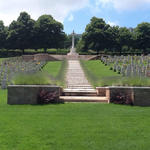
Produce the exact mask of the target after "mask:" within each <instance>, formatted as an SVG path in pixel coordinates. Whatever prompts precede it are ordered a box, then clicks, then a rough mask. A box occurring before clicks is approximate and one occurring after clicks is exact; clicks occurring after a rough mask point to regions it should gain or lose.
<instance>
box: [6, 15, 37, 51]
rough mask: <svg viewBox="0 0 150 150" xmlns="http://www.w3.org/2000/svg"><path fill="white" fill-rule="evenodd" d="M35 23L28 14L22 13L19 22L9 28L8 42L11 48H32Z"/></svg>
mask: <svg viewBox="0 0 150 150" xmlns="http://www.w3.org/2000/svg"><path fill="white" fill-rule="evenodd" d="M34 23H35V21H34V20H32V19H31V18H30V15H29V14H28V13H26V12H21V13H20V16H19V17H18V19H17V21H13V22H12V23H11V24H10V26H9V34H8V37H7V40H8V41H9V47H11V48H18V49H21V50H22V51H23V53H24V49H26V48H31V47H32V39H33V32H34Z"/></svg>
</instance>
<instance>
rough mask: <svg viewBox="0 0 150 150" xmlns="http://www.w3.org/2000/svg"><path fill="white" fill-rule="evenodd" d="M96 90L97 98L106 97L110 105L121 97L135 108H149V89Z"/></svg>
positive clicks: (104, 88)
mask: <svg viewBox="0 0 150 150" xmlns="http://www.w3.org/2000/svg"><path fill="white" fill-rule="evenodd" d="M96 90H97V95H98V96H106V97H108V99H109V102H110V103H111V102H113V101H114V100H115V99H118V96H121V97H123V98H126V99H127V100H129V101H131V102H132V103H133V105H135V106H150V87H120V86H116V87H97V88H96ZM104 91H105V92H104ZM104 93H105V95H104Z"/></svg>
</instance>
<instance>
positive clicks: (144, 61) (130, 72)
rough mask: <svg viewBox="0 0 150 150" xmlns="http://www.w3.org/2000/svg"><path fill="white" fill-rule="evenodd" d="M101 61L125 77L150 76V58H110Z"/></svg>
mask: <svg viewBox="0 0 150 150" xmlns="http://www.w3.org/2000/svg"><path fill="white" fill-rule="evenodd" d="M101 61H102V62H103V63H104V64H105V65H108V66H110V67H111V68H112V69H113V70H114V71H117V72H119V73H121V74H122V75H123V76H127V77H130V76H133V77H135V76H140V77H146V76H150V56H149V55H148V56H108V57H101Z"/></svg>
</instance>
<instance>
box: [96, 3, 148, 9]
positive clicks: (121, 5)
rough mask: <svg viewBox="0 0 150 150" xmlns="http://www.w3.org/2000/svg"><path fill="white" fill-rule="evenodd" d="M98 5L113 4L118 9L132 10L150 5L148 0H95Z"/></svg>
mask: <svg viewBox="0 0 150 150" xmlns="http://www.w3.org/2000/svg"><path fill="white" fill-rule="evenodd" d="M96 1H98V2H96V3H97V4H99V5H102V6H103V7H105V6H107V5H113V7H114V8H115V9H116V10H118V11H123V10H133V9H137V8H140V7H144V6H147V5H150V0H96Z"/></svg>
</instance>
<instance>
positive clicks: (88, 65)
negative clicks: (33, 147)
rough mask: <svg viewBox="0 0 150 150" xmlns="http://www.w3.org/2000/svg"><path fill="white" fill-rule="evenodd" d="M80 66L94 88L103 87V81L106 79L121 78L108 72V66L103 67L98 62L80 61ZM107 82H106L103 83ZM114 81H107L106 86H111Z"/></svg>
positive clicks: (114, 73) (110, 71)
mask: <svg viewBox="0 0 150 150" xmlns="http://www.w3.org/2000/svg"><path fill="white" fill-rule="evenodd" d="M81 65H82V66H83V69H84V71H85V73H86V75H87V77H88V79H89V80H90V81H91V83H92V84H93V85H94V86H99V85H100V86H103V84H104V83H103V81H104V79H105V78H106V79H107V78H110V77H113V78H114V79H115V78H118V77H121V75H120V74H118V73H116V72H113V71H112V70H110V69H109V68H110V67H108V66H105V65H104V64H103V63H102V62H101V61H100V60H91V61H81ZM105 82H107V81H105ZM112 82H114V80H111V81H109V82H108V83H107V84H109V85H111V84H112Z"/></svg>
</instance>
